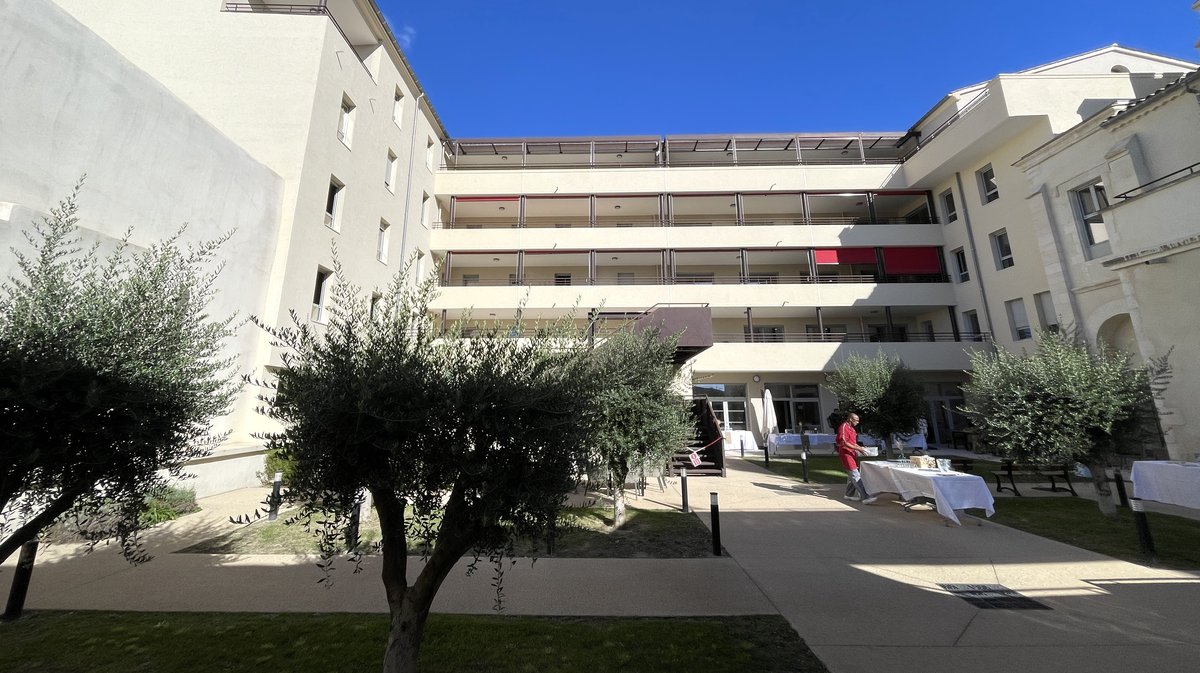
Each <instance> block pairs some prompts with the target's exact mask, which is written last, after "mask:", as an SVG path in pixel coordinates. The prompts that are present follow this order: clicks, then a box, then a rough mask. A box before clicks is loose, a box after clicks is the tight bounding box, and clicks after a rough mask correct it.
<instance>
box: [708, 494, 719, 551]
mask: <svg viewBox="0 0 1200 673" xmlns="http://www.w3.org/2000/svg"><path fill="white" fill-rule="evenodd" d="M708 511H709V516H711V517H712V538H713V556H720V555H721V507H720V506H719V505H718V504H717V492H716V491H709V493H708Z"/></svg>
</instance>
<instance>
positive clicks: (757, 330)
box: [742, 325, 784, 343]
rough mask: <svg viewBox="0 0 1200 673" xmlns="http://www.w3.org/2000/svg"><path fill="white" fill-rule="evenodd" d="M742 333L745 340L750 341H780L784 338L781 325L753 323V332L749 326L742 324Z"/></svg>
mask: <svg viewBox="0 0 1200 673" xmlns="http://www.w3.org/2000/svg"><path fill="white" fill-rule="evenodd" d="M742 333H743V334H744V335H745V337H746V341H747V342H752V343H782V342H783V340H784V336H783V325H755V326H754V332H753V333H751V332H750V328H749V327H746V326H742Z"/></svg>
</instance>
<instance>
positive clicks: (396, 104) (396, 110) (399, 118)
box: [392, 87, 404, 128]
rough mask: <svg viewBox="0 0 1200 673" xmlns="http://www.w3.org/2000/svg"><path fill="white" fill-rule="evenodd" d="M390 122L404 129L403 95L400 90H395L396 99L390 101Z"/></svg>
mask: <svg viewBox="0 0 1200 673" xmlns="http://www.w3.org/2000/svg"><path fill="white" fill-rule="evenodd" d="M392 121H394V122H396V126H397V127H399V128H404V93H403V92H401V91H400V88H399V87H397V88H396V98H395V99H394V100H393V101H392Z"/></svg>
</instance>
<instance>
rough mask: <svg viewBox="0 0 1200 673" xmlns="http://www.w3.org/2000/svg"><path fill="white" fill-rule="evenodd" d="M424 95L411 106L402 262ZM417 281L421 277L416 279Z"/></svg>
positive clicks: (401, 234)
mask: <svg viewBox="0 0 1200 673" xmlns="http://www.w3.org/2000/svg"><path fill="white" fill-rule="evenodd" d="M424 97H425V93H424V92H422V93H421V95H419V96H417V104H416V105H414V106H413V118H412V136H411V137H410V139H409V143H408V182H407V184H406V185H405V187H404V221H403V223H402V224H401V225H400V259H401V263H402V264H407V263H408V253H407V252H405V249H404V246H405V245H407V244H408V215H409V211H410V210H411V208H410V206H411V205H412V176H413V164H414V162H413V160H414V159H415V158H416V152H417V117H418V116H419V115H420V114H421V99H422V98H424ZM435 203H436V202H435ZM416 281H417V283H420V282H421V279H420V278H418V279H416Z"/></svg>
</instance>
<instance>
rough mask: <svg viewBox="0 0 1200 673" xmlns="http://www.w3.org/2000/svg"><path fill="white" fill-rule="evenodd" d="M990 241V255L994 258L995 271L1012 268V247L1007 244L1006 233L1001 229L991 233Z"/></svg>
mask: <svg viewBox="0 0 1200 673" xmlns="http://www.w3.org/2000/svg"><path fill="white" fill-rule="evenodd" d="M991 239H992V255H993V256H994V257H995V258H996V270H997V271H999V270H1000V269H1007V268H1008V267H1010V266H1013V264H1015V262H1013V253H1012V246H1011V245H1009V243H1008V231H1007V230H1005V229H1001V230H1000V231H993V232H992V234H991Z"/></svg>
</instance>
